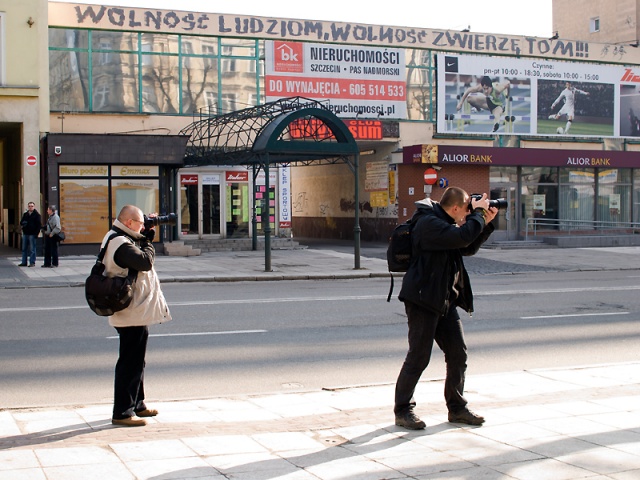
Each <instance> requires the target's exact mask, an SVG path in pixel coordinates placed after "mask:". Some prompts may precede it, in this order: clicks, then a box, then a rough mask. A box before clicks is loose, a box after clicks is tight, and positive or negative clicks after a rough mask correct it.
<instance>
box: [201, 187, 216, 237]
mask: <svg viewBox="0 0 640 480" xmlns="http://www.w3.org/2000/svg"><path fill="white" fill-rule="evenodd" d="M201 179H202V195H201V196H202V234H203V235H220V175H219V174H215V175H201Z"/></svg>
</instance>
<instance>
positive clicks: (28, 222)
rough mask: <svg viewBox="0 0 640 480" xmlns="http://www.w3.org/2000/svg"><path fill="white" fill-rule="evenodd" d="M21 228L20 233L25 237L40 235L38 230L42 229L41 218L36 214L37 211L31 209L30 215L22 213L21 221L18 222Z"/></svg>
mask: <svg viewBox="0 0 640 480" xmlns="http://www.w3.org/2000/svg"><path fill="white" fill-rule="evenodd" d="M20 225H21V226H22V233H24V234H25V235H35V236H36V237H37V236H38V235H40V229H41V228H42V217H40V214H39V213H38V210H36V209H35V208H34V209H33V212H32V213H29V212H28V211H27V212H24V213H23V214H22V219H21V220H20Z"/></svg>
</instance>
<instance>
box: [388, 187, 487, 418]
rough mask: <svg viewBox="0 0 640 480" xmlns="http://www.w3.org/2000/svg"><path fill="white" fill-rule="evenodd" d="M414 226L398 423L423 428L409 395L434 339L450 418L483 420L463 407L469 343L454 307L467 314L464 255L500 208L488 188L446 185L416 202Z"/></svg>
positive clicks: (403, 295)
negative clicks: (472, 192)
mask: <svg viewBox="0 0 640 480" xmlns="http://www.w3.org/2000/svg"><path fill="white" fill-rule="evenodd" d="M416 206H417V210H416V212H415V213H414V219H415V221H416V222H417V223H416V224H415V227H414V228H413V231H412V234H411V236H412V242H413V260H412V262H411V265H410V266H409V269H408V270H407V272H406V273H405V275H404V278H403V281H402V289H401V290H400V294H399V296H398V298H399V299H400V300H401V301H402V302H404V305H405V311H406V313H407V320H408V326H409V335H408V339H409V351H408V353H407V356H406V358H405V360H404V364H403V365H402V369H401V370H400V375H399V376H398V380H397V383H396V390H395V406H394V413H395V418H396V425H398V426H401V427H405V428H408V429H410V430H421V429H423V428H425V423H424V422H423V421H422V420H420V418H419V417H418V416H417V415H416V414H415V413H414V407H415V406H416V402H415V400H414V398H413V395H414V392H415V388H416V385H417V384H418V381H419V380H420V376H421V375H422V372H424V370H425V369H426V368H427V365H429V360H430V359H431V351H432V350H433V342H434V340H435V342H436V343H437V344H438V346H439V347H440V349H441V350H442V351H443V352H444V358H445V362H446V366H447V371H446V379H445V386H444V397H445V400H446V404H447V409H448V410H449V415H448V420H449V422H453V423H466V424H469V425H482V423H484V418H483V417H481V416H480V415H476V414H475V413H473V412H472V411H471V410H469V409H468V408H467V400H466V399H465V398H464V396H463V394H464V381H465V372H466V369H467V347H466V344H465V341H464V334H463V330H462V323H461V321H460V316H459V315H458V311H457V308H456V307H460V308H462V309H463V310H466V311H467V312H469V314H471V312H473V294H472V291H471V284H470V283H469V276H468V274H467V271H466V269H465V267H464V263H463V261H462V257H463V256H470V255H474V254H475V253H476V252H477V251H478V250H479V249H480V246H481V245H482V244H483V243H484V242H485V241H486V240H487V239H488V238H489V235H491V232H493V230H494V227H493V225H491V223H490V222H491V221H492V220H493V219H494V218H495V216H496V214H497V213H498V209H497V208H495V207H489V200H488V199H487V195H486V193H485V194H483V195H482V198H481V199H476V198H475V197H474V198H470V196H469V194H468V193H467V192H465V191H464V190H462V189H461V188H457V187H449V188H447V189H446V190H445V191H444V193H443V195H442V198H441V200H440V202H436V201H434V200H431V199H430V198H425V199H424V200H420V201H418V202H416Z"/></svg>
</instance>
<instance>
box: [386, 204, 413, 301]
mask: <svg viewBox="0 0 640 480" xmlns="http://www.w3.org/2000/svg"><path fill="white" fill-rule="evenodd" d="M418 212H419V210H418ZM421 216H422V215H413V217H411V218H410V219H409V220H407V221H406V222H404V223H401V224H399V225H398V226H396V228H395V229H394V230H393V232H392V233H391V236H390V237H389V246H388V247H387V267H388V268H389V275H390V276H391V287H390V288H389V295H388V296H387V302H390V301H391V295H392V294H393V272H406V271H407V270H409V265H411V259H412V257H413V242H412V240H411V232H412V231H413V227H414V226H415V225H416V223H418V219H419V218H420V217H421Z"/></svg>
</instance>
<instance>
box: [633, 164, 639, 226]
mask: <svg viewBox="0 0 640 480" xmlns="http://www.w3.org/2000/svg"><path fill="white" fill-rule="evenodd" d="M632 207H633V221H634V222H640V168H634V169H633V206H632Z"/></svg>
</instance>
